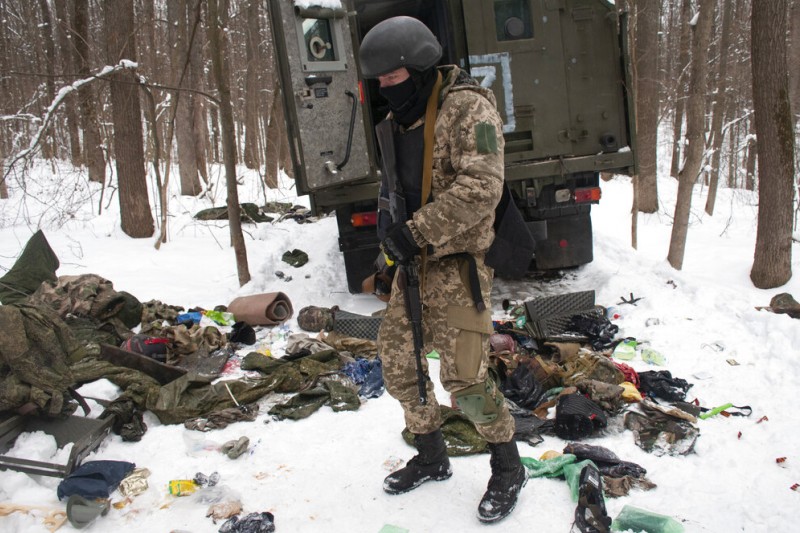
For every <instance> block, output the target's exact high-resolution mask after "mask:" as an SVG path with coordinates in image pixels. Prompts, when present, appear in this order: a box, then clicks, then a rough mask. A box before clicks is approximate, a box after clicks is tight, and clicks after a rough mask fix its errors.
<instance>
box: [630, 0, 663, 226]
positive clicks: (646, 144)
mask: <svg viewBox="0 0 800 533" xmlns="http://www.w3.org/2000/svg"><path fill="white" fill-rule="evenodd" d="M634 5H635V7H636V29H635V34H634V35H635V37H636V42H635V47H636V99H637V105H636V111H637V112H636V138H637V145H638V146H637V152H638V154H637V155H638V158H639V176H638V179H637V180H636V181H635V182H634V183H635V185H636V186H638V188H639V191H638V193H637V194H636V196H635V197H636V209H637V211H639V212H642V213H655V212H656V211H658V188H657V179H656V178H657V176H656V171H657V167H656V158H657V156H656V148H657V144H658V136H657V129H658V109H659V102H658V93H659V91H658V85H659V84H658V50H657V48H658V47H657V39H658V27H659V24H658V19H659V5H660V2H659V1H658V0H636V2H635V3H634Z"/></svg>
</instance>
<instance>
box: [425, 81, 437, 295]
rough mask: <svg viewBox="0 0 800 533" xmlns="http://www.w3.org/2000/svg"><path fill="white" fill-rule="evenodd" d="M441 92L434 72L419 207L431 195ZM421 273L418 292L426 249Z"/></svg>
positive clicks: (426, 109)
mask: <svg viewBox="0 0 800 533" xmlns="http://www.w3.org/2000/svg"><path fill="white" fill-rule="evenodd" d="M441 90H442V73H441V72H439V71H436V83H435V84H434V85H433V90H432V91H431V95H430V96H429V97H428V105H427V107H426V108H425V137H424V138H425V145H424V146H425V149H424V151H423V153H422V155H423V157H422V191H421V193H422V194H421V195H420V196H421V199H420V202H421V203H420V207H422V206H423V205H425V204H426V203H427V201H428V198H429V197H430V195H431V176H432V175H433V145H434V133H435V131H436V115H437V113H438V112H439V92H440V91H441ZM420 258H421V259H422V260H421V264H422V272H421V273H420V290H424V288H425V271H426V268H427V261H426V259H427V258H428V247H427V246H423V247H422V250H421V251H420Z"/></svg>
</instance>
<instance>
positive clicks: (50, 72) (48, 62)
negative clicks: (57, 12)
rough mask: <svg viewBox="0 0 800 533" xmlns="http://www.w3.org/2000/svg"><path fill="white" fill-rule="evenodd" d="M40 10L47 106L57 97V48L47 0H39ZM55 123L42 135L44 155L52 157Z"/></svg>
mask: <svg viewBox="0 0 800 533" xmlns="http://www.w3.org/2000/svg"><path fill="white" fill-rule="evenodd" d="M39 10H40V12H41V15H42V24H41V29H42V43H43V44H44V56H45V57H44V61H45V68H46V69H47V77H46V78H45V87H46V88H47V102H46V105H45V106H44V107H45V108H47V106H49V105H50V104H52V102H53V100H55V99H56V86H55V78H56V70H55V64H56V49H55V44H54V42H53V23H52V21H51V17H50V8H49V7H48V5H47V0H39ZM54 132H55V123H54V124H53V126H51V127H50V128H48V132H47V133H45V136H44V137H42V157H43V158H45V159H51V158H52V157H54V156H55V153H54V152H55V146H56V142H55V135H54Z"/></svg>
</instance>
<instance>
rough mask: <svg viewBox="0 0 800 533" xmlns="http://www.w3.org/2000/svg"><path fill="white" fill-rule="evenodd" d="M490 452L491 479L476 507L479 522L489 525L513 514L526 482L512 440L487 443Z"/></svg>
mask: <svg viewBox="0 0 800 533" xmlns="http://www.w3.org/2000/svg"><path fill="white" fill-rule="evenodd" d="M489 450H490V451H491V452H492V457H491V459H490V464H491V466H492V477H491V478H489V486H488V487H487V489H486V493H485V494H484V495H483V498H482V499H481V503H480V505H479V506H478V520H480V521H481V522H483V523H487V524H488V523H492V522H497V521H499V520H502V519H503V518H505V517H506V516H508V515H509V514H511V511H513V510H514V507H515V506H516V505H517V498H518V497H519V493H520V491H521V490H522V487H524V486H525V483H527V481H528V475H527V473H526V472H525V467H524V466H522V463H521V462H520V459H519V451H518V450H517V443H516V441H514V440H511V441H509V442H503V443H500V444H493V443H489Z"/></svg>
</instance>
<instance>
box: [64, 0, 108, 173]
mask: <svg viewBox="0 0 800 533" xmlns="http://www.w3.org/2000/svg"><path fill="white" fill-rule="evenodd" d="M74 2H75V3H74V5H73V9H74V11H73V16H72V25H73V31H74V32H75V34H74V35H75V39H74V41H73V43H74V50H75V64H76V66H77V69H78V75H79V76H80V77H81V78H83V79H85V78H87V77H88V76H89V0H74ZM94 95H95V92H94V87H93V86H92V84H89V83H87V84H85V85H83V86H82V87H81V88H80V89H78V107H79V108H80V113H81V129H82V130H83V156H84V162H85V163H86V168H87V170H88V171H89V181H92V182H95V183H104V182H105V181H106V162H105V157H104V156H103V149H102V147H101V145H100V143H101V138H100V129H99V127H98V123H97V112H96V106H97V103H96V101H95V96H94Z"/></svg>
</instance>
